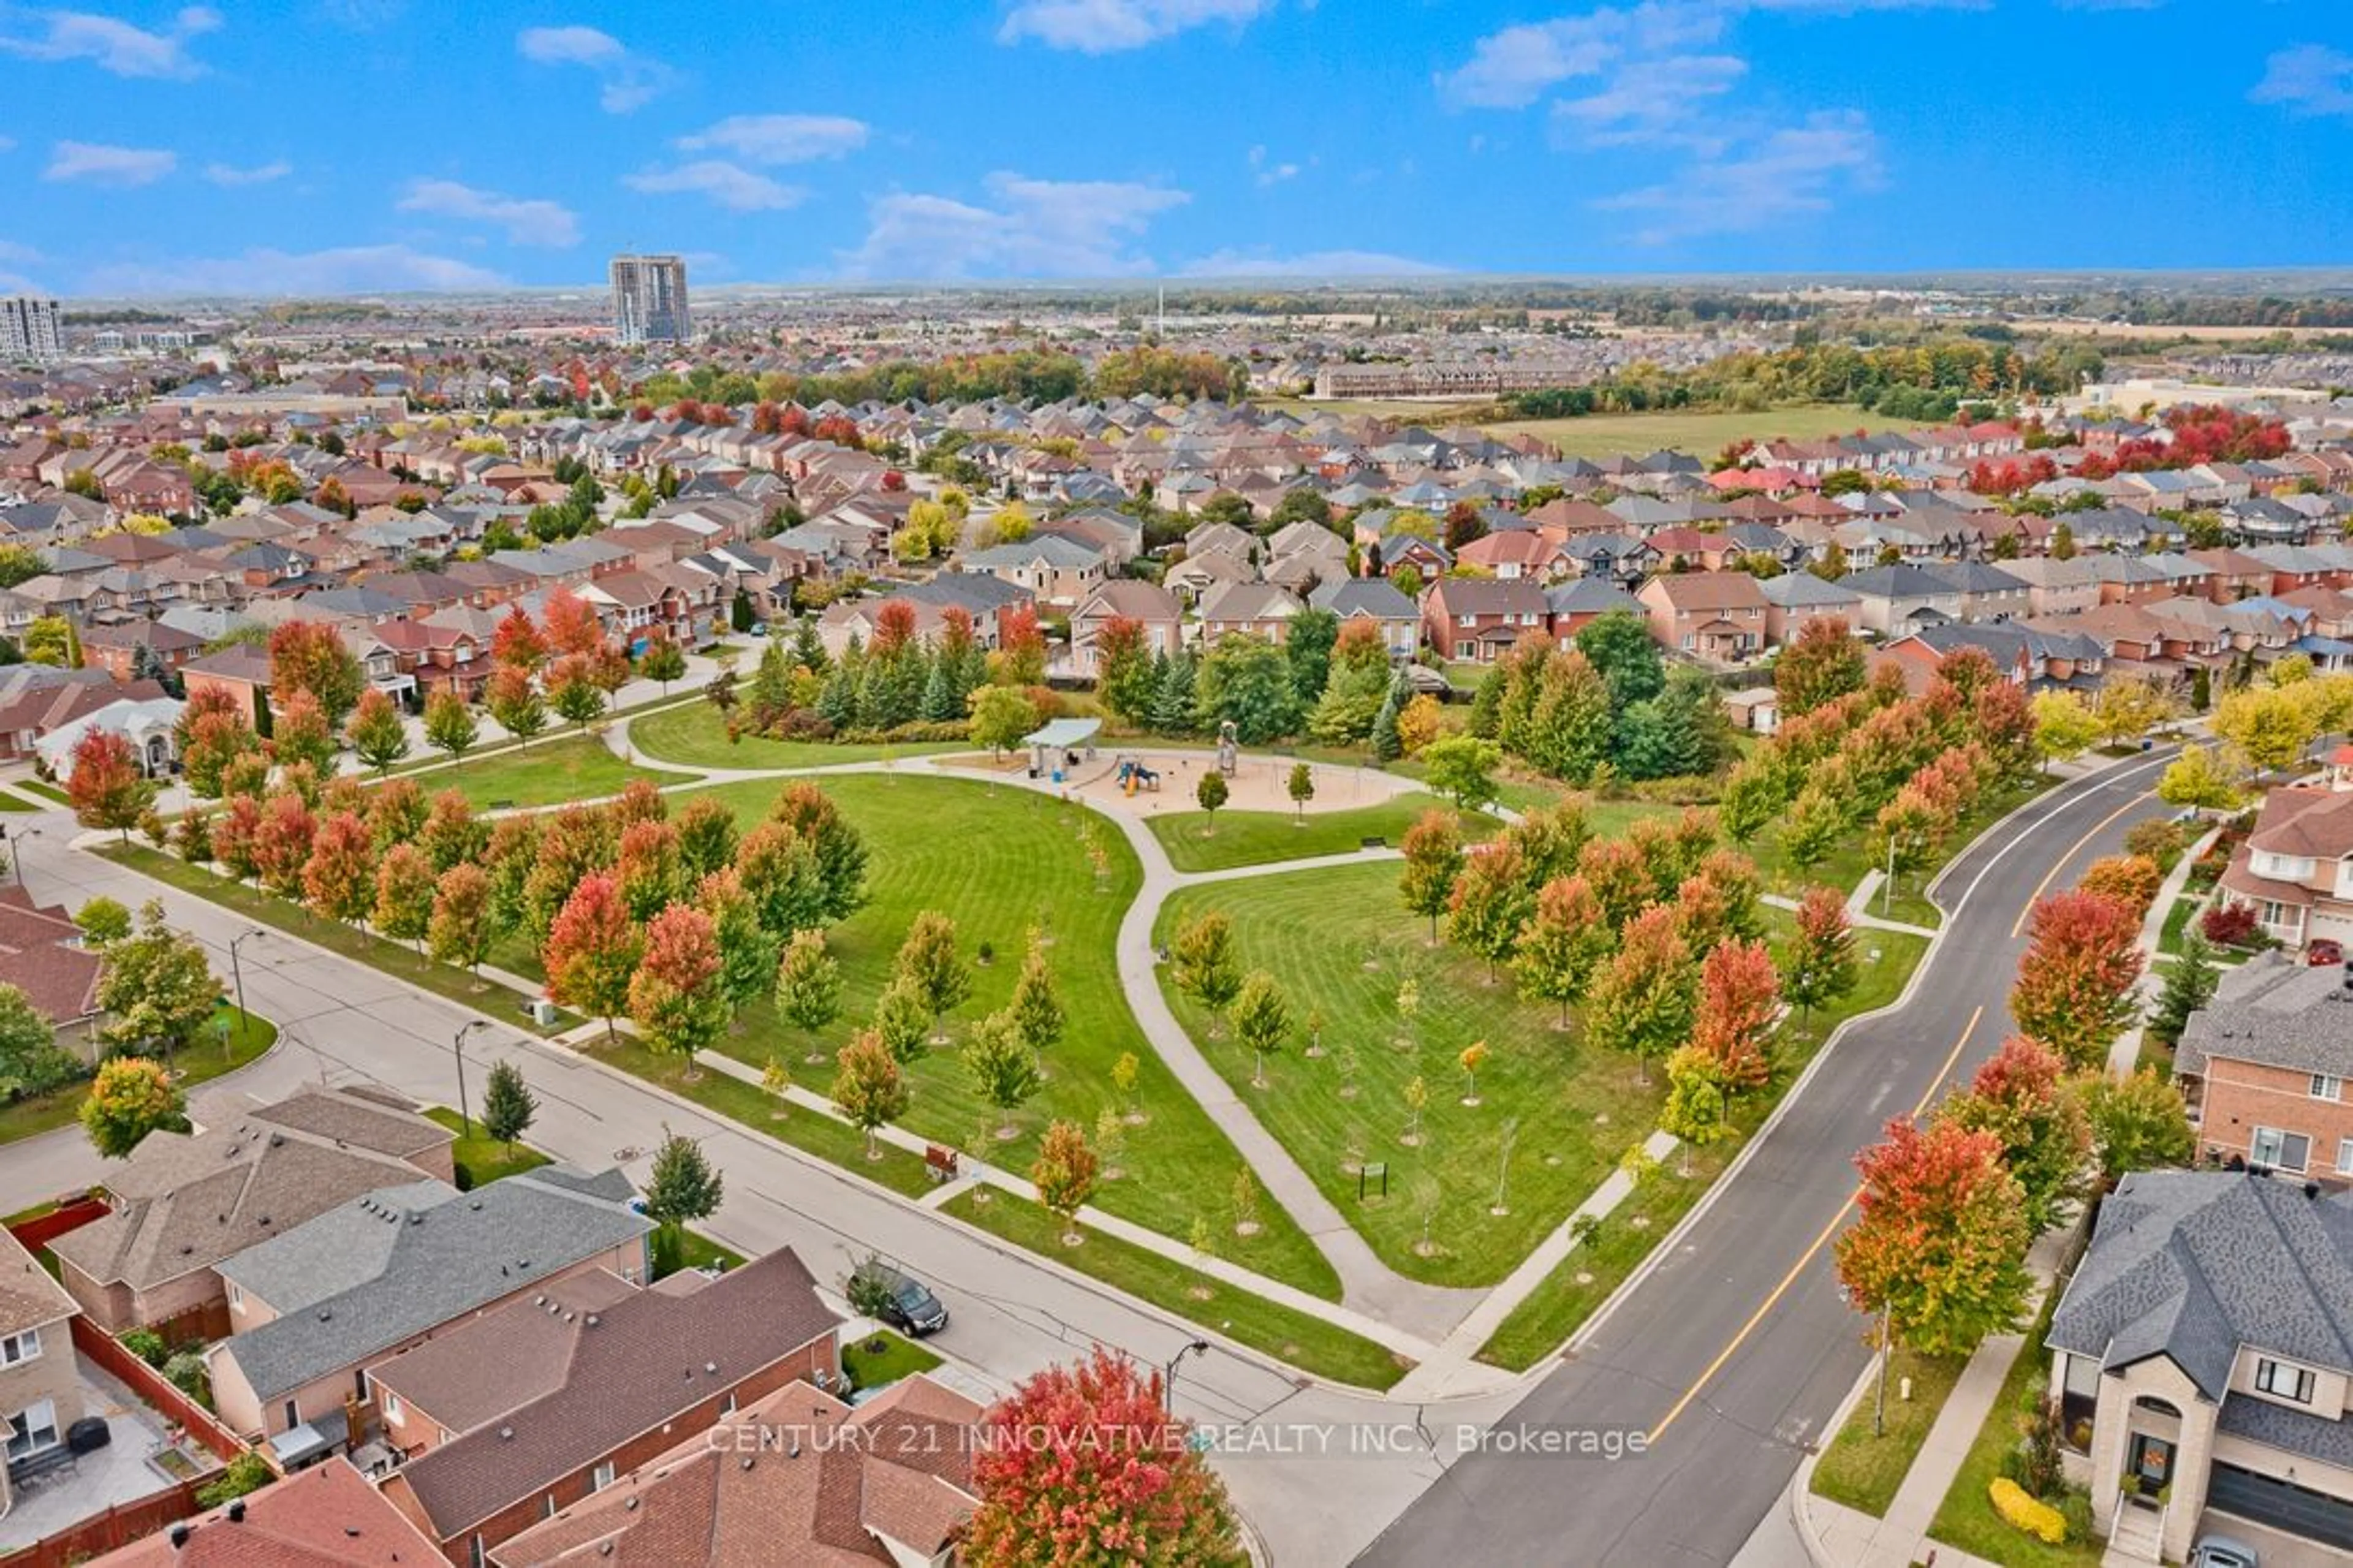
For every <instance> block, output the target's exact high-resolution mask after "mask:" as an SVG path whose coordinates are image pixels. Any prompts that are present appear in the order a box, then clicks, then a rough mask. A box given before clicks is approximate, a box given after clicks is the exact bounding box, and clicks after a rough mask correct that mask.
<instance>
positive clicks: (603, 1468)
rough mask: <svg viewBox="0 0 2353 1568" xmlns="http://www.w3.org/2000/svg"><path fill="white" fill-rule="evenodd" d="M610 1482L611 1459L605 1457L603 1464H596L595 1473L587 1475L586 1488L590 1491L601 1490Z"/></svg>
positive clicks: (611, 1471)
mask: <svg viewBox="0 0 2353 1568" xmlns="http://www.w3.org/2000/svg"><path fill="white" fill-rule="evenodd" d="M612 1484H613V1461H612V1460H610V1459H607V1460H606V1461H605V1462H604V1463H603V1464H601V1465H599V1466H597V1467H596V1471H595V1473H594V1474H592V1475H590V1476H589V1478H588V1489H589V1490H590V1491H596V1492H601V1491H603V1490H604V1489H606V1488H607V1487H609V1486H611V1485H612Z"/></svg>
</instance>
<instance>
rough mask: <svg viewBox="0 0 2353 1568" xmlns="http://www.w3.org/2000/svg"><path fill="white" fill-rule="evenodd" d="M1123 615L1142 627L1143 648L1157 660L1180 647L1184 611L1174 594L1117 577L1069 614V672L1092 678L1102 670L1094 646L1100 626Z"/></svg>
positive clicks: (1136, 581) (1138, 580)
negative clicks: (1096, 658) (1096, 659)
mask: <svg viewBox="0 0 2353 1568" xmlns="http://www.w3.org/2000/svg"><path fill="white" fill-rule="evenodd" d="M1121 616H1125V617H1126V618H1128V619H1129V620H1132V621H1134V622H1136V623H1137V624H1138V625H1140V626H1143V628H1144V648H1145V652H1146V653H1148V654H1151V655H1153V656H1154V657H1155V658H1156V657H1158V656H1159V655H1162V654H1174V653H1176V650H1177V649H1178V648H1179V647H1182V646H1183V644H1184V635H1185V611H1184V607H1183V606H1182V605H1179V604H1177V602H1176V595H1174V594H1172V593H1170V592H1169V591H1168V590H1167V589H1166V588H1164V587H1162V586H1161V585H1160V584H1157V583H1146V582H1144V581H1143V580H1141V579H1139V578H1132V577H1120V578H1114V579H1113V581H1111V582H1108V583H1105V584H1103V585H1102V586H1101V587H1099V588H1097V589H1096V590H1095V591H1094V592H1093V593H1092V594H1090V595H1087V597H1086V600H1085V602H1084V603H1082V605H1079V607H1078V608H1077V609H1076V610H1074V611H1072V612H1071V674H1073V675H1076V676H1080V677H1082V678H1084V679H1094V678H1095V677H1097V676H1099V675H1101V674H1102V673H1103V671H1102V670H1101V669H1100V668H1098V667H1097V665H1096V662H1095V644H1096V641H1097V639H1098V638H1100V637H1102V636H1103V626H1104V623H1106V622H1108V621H1112V620H1115V619H1118V618H1119V617H1121Z"/></svg>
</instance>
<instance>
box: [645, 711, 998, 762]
mask: <svg viewBox="0 0 2353 1568" xmlns="http://www.w3.org/2000/svg"><path fill="white" fill-rule="evenodd" d="M629 744H630V745H631V746H632V747H634V748H635V749H636V750H637V752H638V754H640V755H643V756H648V757H652V758H654V759H656V760H657V761H659V762H665V763H682V764H684V765H685V766H688V767H695V768H823V767H834V766H839V764H841V763H873V762H881V761H883V760H885V759H887V758H892V757H923V756H931V755H934V754H935V753H938V752H955V751H963V750H968V749H969V746H968V745H967V744H966V743H964V742H950V743H947V744H944V745H943V744H932V745H899V746H891V745H867V744H859V745H850V744H847V743H839V744H837V743H836V742H831V741H772V740H769V739H768V738H767V737H766V736H765V735H746V736H744V738H743V739H742V740H740V741H730V740H729V739H728V738H727V720H726V716H725V715H724V714H723V713H721V712H720V711H719V710H718V709H716V708H713V707H712V705H711V704H710V703H708V702H687V703H682V704H681V705H680V706H678V707H676V708H665V709H663V710H661V711H659V712H658V713H649V714H647V715H646V716H645V717H644V718H642V719H632V720H630V721H629Z"/></svg>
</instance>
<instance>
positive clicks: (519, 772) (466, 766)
mask: <svg viewBox="0 0 2353 1568" xmlns="http://www.w3.org/2000/svg"><path fill="white" fill-rule="evenodd" d="M638 779H651V780H652V781H653V782H654V783H655V784H681V783H685V782H687V781H685V780H684V779H682V778H681V776H680V775H679V774H677V773H654V772H651V771H649V770H648V769H645V768H633V767H631V766H629V764H628V763H625V762H623V761H621V759H620V758H618V757H617V756H615V755H614V754H613V753H612V752H608V751H607V750H606V749H605V742H602V741H598V740H595V739H592V738H590V737H588V736H586V735H565V736H564V737H563V738H561V739H560V740H543V741H537V742H533V743H532V744H531V745H529V746H526V747H523V748H522V749H521V750H513V749H509V750H506V751H500V752H491V753H490V754H489V755H487V756H483V757H479V758H475V759H472V760H470V761H467V762H463V763H459V764H458V765H457V766H455V767H451V768H442V769H438V770H437V771H435V772H432V773H426V774H425V775H424V776H423V777H421V778H419V779H418V780H417V785H418V787H419V788H421V789H423V790H424V791H425V792H426V794H427V795H434V794H438V793H439V792H440V791H442V790H445V789H451V788H455V789H457V790H459V791H460V792H461V793H463V794H464V795H465V797H466V798H467V799H468V800H470V801H471V802H472V803H473V804H474V807H475V809H476V810H488V809H490V808H491V807H492V806H506V805H514V806H526V805H563V804H565V802H567V801H575V800H597V799H601V798H602V797H604V796H606V795H618V794H620V793H621V791H623V790H624V789H626V788H628V786H629V784H631V783H632V782H633V781H635V780H638Z"/></svg>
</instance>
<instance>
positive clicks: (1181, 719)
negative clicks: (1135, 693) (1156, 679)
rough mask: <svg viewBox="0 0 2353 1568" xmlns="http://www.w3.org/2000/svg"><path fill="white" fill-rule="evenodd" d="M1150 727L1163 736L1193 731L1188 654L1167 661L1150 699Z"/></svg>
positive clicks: (1190, 664)
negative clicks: (1165, 668) (1156, 689)
mask: <svg viewBox="0 0 2353 1568" xmlns="http://www.w3.org/2000/svg"><path fill="white" fill-rule="evenodd" d="M1152 728H1153V729H1154V730H1155V731H1158V732H1159V733H1161V734H1163V735H1189V734H1191V733H1192V732H1193V656H1192V654H1191V653H1190V652H1189V651H1188V652H1185V653H1180V654H1177V655H1176V657H1175V658H1171V659H1170V660H1169V661H1168V668H1167V670H1166V673H1165V674H1163V675H1162V677H1161V679H1160V689H1159V691H1158V692H1157V693H1156V694H1155V696H1154V698H1153V700H1152Z"/></svg>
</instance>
